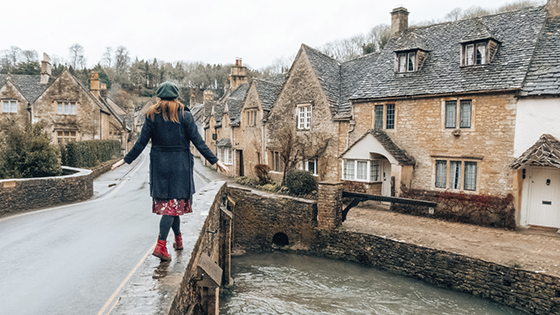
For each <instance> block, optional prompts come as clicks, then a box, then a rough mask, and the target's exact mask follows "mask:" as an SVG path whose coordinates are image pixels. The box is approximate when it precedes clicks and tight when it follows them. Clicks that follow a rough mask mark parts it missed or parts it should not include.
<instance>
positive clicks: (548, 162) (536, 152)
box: [511, 134, 560, 169]
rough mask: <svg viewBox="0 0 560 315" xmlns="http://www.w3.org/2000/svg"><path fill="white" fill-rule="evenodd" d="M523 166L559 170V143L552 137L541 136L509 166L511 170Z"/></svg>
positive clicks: (547, 135)
mask: <svg viewBox="0 0 560 315" xmlns="http://www.w3.org/2000/svg"><path fill="white" fill-rule="evenodd" d="M525 165H532V166H550V167H557V168H560V141H558V139H556V138H555V137H553V136H552V135H549V134H544V135H542V136H541V137H540V138H539V140H538V141H537V142H536V143H535V144H533V145H532V146H531V147H530V148H529V149H527V150H526V151H525V152H524V153H523V154H521V156H520V157H519V158H517V159H516V160H515V161H514V162H513V163H512V164H511V168H513V169H518V168H521V167H523V166H525Z"/></svg>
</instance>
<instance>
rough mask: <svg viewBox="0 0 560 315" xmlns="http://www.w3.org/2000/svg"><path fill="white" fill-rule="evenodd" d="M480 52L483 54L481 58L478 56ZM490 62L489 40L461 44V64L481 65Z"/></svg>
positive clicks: (466, 65) (464, 65) (469, 65)
mask: <svg viewBox="0 0 560 315" xmlns="http://www.w3.org/2000/svg"><path fill="white" fill-rule="evenodd" d="M479 53H480V54H481V56H480V59H479V58H478V57H477V55H478V54H479ZM488 63H489V62H488V41H479V42H470V43H465V44H463V45H461V66H463V67H471V66H480V65H485V64H488Z"/></svg>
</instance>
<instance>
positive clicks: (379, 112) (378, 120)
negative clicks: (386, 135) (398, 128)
mask: <svg viewBox="0 0 560 315" xmlns="http://www.w3.org/2000/svg"><path fill="white" fill-rule="evenodd" d="M374 128H375V129H379V130H381V129H383V105H375V124H374Z"/></svg>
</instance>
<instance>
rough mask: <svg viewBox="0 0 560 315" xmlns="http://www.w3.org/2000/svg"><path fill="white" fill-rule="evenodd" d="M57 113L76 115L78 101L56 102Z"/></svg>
mask: <svg viewBox="0 0 560 315" xmlns="http://www.w3.org/2000/svg"><path fill="white" fill-rule="evenodd" d="M56 113H57V114H58V115H73V116H74V115H76V102H68V101H58V102H56Z"/></svg>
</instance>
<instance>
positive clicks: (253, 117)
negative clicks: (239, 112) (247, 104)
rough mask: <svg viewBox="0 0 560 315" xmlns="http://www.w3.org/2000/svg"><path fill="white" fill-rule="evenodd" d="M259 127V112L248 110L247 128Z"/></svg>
mask: <svg viewBox="0 0 560 315" xmlns="http://www.w3.org/2000/svg"><path fill="white" fill-rule="evenodd" d="M256 125H257V111H256V110H248V111H247V126H249V127H254V126H256Z"/></svg>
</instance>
